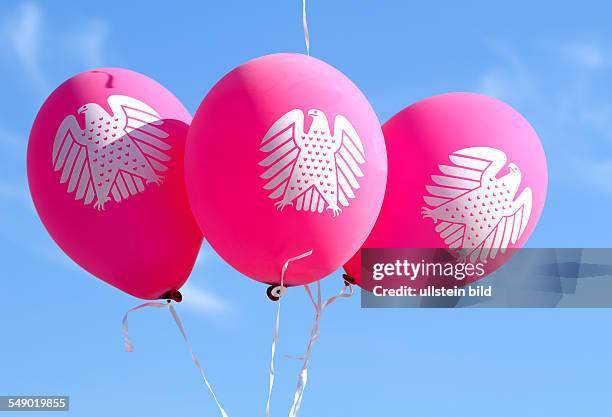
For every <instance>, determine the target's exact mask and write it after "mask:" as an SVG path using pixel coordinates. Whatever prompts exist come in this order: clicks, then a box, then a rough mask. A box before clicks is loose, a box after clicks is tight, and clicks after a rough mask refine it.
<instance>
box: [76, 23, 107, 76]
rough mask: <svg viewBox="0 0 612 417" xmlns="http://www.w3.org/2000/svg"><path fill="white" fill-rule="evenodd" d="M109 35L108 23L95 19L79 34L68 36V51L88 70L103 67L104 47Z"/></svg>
mask: <svg viewBox="0 0 612 417" xmlns="http://www.w3.org/2000/svg"><path fill="white" fill-rule="evenodd" d="M109 33H110V27H109V24H108V22H106V21H105V20H103V19H99V18H94V19H92V20H91V21H88V22H87V23H86V24H85V25H84V27H83V28H82V29H80V30H79V31H78V32H77V33H74V34H71V35H69V36H68V42H67V49H68V50H72V51H73V52H74V53H75V55H76V56H77V57H78V58H79V59H80V60H81V61H82V62H83V63H84V64H85V65H86V66H87V67H88V68H96V67H99V66H100V65H103V61H104V45H105V44H106V41H107V38H108V34H109Z"/></svg>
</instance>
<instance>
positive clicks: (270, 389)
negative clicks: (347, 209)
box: [266, 249, 312, 417]
mask: <svg viewBox="0 0 612 417" xmlns="http://www.w3.org/2000/svg"><path fill="white" fill-rule="evenodd" d="M310 255H312V249H311V250H309V251H308V252H304V253H302V254H301V255H298V256H294V257H293V258H289V259H287V260H286V261H285V263H284V265H283V269H282V271H281V282H280V286H281V290H280V298H279V299H278V305H277V307H276V321H275V323H274V336H273V337H272V357H271V359H270V384H269V387H268V401H267V402H266V417H270V401H271V400H272V387H273V386H274V375H275V371H274V358H275V356H276V345H277V344H278V329H279V326H280V308H281V299H282V298H283V295H284V293H285V287H284V284H285V272H287V268H288V267H289V263H290V262H293V261H297V260H299V259H302V258H305V257H307V256H310Z"/></svg>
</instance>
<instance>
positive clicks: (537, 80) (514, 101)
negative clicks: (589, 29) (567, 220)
mask: <svg viewBox="0 0 612 417" xmlns="http://www.w3.org/2000/svg"><path fill="white" fill-rule="evenodd" d="M492 45H493V46H492V48H491V50H492V51H493V53H494V54H495V55H496V56H497V57H498V58H499V62H498V64H497V65H494V66H492V67H491V68H489V69H488V70H486V71H484V72H483V73H482V74H481V76H480V78H479V81H478V84H477V90H478V91H479V92H482V93H484V94H488V95H491V96H494V97H497V98H499V99H501V100H504V101H506V102H508V103H510V104H511V105H513V106H515V107H517V108H518V109H519V110H520V111H521V112H523V113H524V114H526V115H529V116H530V117H532V118H533V120H532V122H535V123H537V128H538V130H539V131H540V133H541V134H543V135H545V136H546V139H547V140H549V141H551V142H554V146H552V147H550V148H549V149H548V151H549V153H548V157H549V159H551V158H553V159H554V160H552V161H549V162H551V166H556V167H562V166H565V167H572V168H571V169H564V170H562V171H557V172H555V176H554V177H551V180H553V181H554V180H562V181H564V182H566V181H568V182H573V183H575V182H576V180H577V178H579V179H580V180H581V181H584V182H586V183H588V184H590V185H591V186H595V187H602V186H603V184H602V183H601V178H608V179H609V178H610V175H611V174H612V159H610V158H609V157H608V156H606V150H609V149H610V148H611V147H612V101H611V100H610V98H609V97H608V95H606V94H601V93H600V91H601V90H602V88H601V87H600V86H599V85H598V84H597V83H598V82H599V78H598V76H597V75H598V74H599V72H600V71H601V70H604V69H607V68H609V67H611V66H610V63H612V55H610V54H608V53H607V52H606V51H605V50H604V49H602V48H600V47H599V46H598V45H597V44H596V43H584V42H582V43H579V42H570V43H566V44H562V45H557V46H555V47H550V45H547V46H546V47H542V46H541V45H540V48H539V49H536V51H528V52H531V53H537V54H538V55H539V56H540V57H541V58H542V59H540V60H537V61H527V60H524V59H523V58H522V56H521V54H519V53H518V52H517V50H515V49H513V48H511V47H510V46H508V45H504V44H492ZM524 52H525V53H526V52H527V51H524ZM568 61H569V62H570V63H571V65H569V64H568ZM527 62H529V64H527ZM559 68H563V71H559ZM608 155H609V154H608ZM605 188H606V189H610V190H611V191H612V188H611V187H609V186H606V187H605Z"/></svg>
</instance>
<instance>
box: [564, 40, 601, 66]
mask: <svg viewBox="0 0 612 417" xmlns="http://www.w3.org/2000/svg"><path fill="white" fill-rule="evenodd" d="M561 53H562V54H563V55H564V56H565V57H566V58H568V59H569V60H570V61H572V62H573V63H574V64H576V65H577V66H579V67H581V68H584V69H589V70H600V69H603V68H605V67H606V66H608V65H609V64H610V60H609V57H608V56H607V54H606V53H605V52H604V51H603V49H602V48H601V47H600V46H599V45H596V44H594V43H586V42H570V43H568V44H566V45H562V46H561Z"/></svg>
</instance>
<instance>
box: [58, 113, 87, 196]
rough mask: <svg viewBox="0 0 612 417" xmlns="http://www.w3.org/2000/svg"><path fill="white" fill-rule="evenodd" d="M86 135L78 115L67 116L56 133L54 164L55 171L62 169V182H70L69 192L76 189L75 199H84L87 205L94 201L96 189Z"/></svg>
mask: <svg viewBox="0 0 612 417" xmlns="http://www.w3.org/2000/svg"><path fill="white" fill-rule="evenodd" d="M84 136H85V132H84V131H83V130H82V129H81V128H80V127H79V123H78V122H77V120H76V117H74V116H72V115H69V116H67V117H66V118H65V119H64V120H63V121H62V124H61V125H60V127H59V129H58V130H57V133H56V134H55V139H54V141H53V153H52V164H53V170H54V171H56V172H57V171H61V177H60V184H64V183H66V182H68V192H69V193H71V192H73V191H74V190H76V194H75V200H81V199H83V202H84V204H85V205H87V204H89V203H91V202H92V201H93V199H94V197H95V190H94V184H93V181H92V180H91V167H90V166H89V158H88V155H87V147H86V146H85V145H84V141H83V140H82V138H83V137H84Z"/></svg>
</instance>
